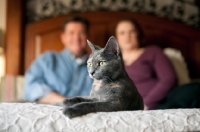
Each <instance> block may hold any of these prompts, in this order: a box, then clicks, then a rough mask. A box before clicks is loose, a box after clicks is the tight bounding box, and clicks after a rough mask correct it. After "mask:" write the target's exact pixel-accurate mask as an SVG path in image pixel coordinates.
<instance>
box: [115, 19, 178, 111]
mask: <svg viewBox="0 0 200 132" xmlns="http://www.w3.org/2000/svg"><path fill="white" fill-rule="evenodd" d="M115 33H116V38H117V40H118V43H119V46H120V48H121V51H122V56H123V60H124V64H125V68H126V71H127V73H128V75H129V76H130V78H131V79H132V80H133V82H134V83H135V85H136V87H137V88H138V91H139V92H140V94H141V95H142V97H143V100H144V104H145V109H153V108H155V107H156V106H158V105H159V104H160V102H161V101H162V100H163V99H164V98H165V97H166V95H167V94H168V92H169V91H170V90H171V89H172V88H173V87H174V86H175V85H176V74H175V71H174V69H173V67H172V65H171V63H170V62H169V60H168V58H167V57H166V56H165V55H164V54H163V51H162V50H161V49H160V48H158V47H156V46H148V47H143V32H142V30H141V28H140V26H139V25H138V23H137V22H136V21H135V20H132V19H123V20H121V21H119V22H118V24H117V26H116V30H115Z"/></svg>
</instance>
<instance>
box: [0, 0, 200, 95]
mask: <svg viewBox="0 0 200 132" xmlns="http://www.w3.org/2000/svg"><path fill="white" fill-rule="evenodd" d="M97 11H111V12H116V11H118V12H133V13H141V14H149V15H153V16H157V17H160V18H165V19H168V20H170V21H175V22H178V23H181V24H183V25H186V26H188V27H189V29H191V30H195V32H199V29H200V0H0V76H1V82H3V81H5V80H7V81H9V82H15V81H16V82H17V79H19V80H21V82H23V75H24V72H25V70H24V69H26V68H27V67H26V64H24V63H25V60H26V59H27V58H30V56H25V52H27V51H26V48H27V47H26V42H27V39H28V38H27V37H26V36H31V34H29V35H27V30H33V29H30V28H29V27H30V25H33V24H35V23H39V22H45V20H48V19H50V18H55V17H59V16H63V15H67V14H73V13H80V12H83V13H84V12H97ZM96 17H98V16H96ZM90 19H93V18H90ZM61 23H62V22H61ZM35 27H37V26H35ZM174 28H176V27H174ZM36 40H37V41H40V39H37V37H36ZM29 48H30V47H29ZM198 48H200V46H199V43H198V44H196V47H195V49H196V51H195V52H200V49H198ZM34 52H35V51H34ZM36 52H37V51H36ZM195 57H196V56H195ZM199 58H200V55H199V57H197V59H199ZM198 63H199V64H200V62H198ZM13 76H14V77H13ZM15 76H19V78H15ZM193 77H198V76H196V75H195V76H193ZM1 85H6V83H5V84H2V83H1ZM12 85H23V83H22V84H14V83H13V84H12ZM2 87H5V86H2ZM19 87H22V86H19ZM10 89H12V86H10ZM0 90H1V89H0ZM18 91H20V90H18ZM1 94H2V92H1V91H0V96H3V95H1ZM10 96H11V95H10Z"/></svg>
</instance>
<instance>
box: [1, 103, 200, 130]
mask: <svg viewBox="0 0 200 132" xmlns="http://www.w3.org/2000/svg"><path fill="white" fill-rule="evenodd" d="M62 109H63V108H62V107H59V106H51V105H41V104H32V103H0V132H4V131H5V132H7V131H9V132H21V131H22V132H137V131H139V132H167V131H197V130H200V109H176V110H175V109H174V110H157V111H124V112H107V113H106V112H99V113H92V114H88V115H85V116H82V117H77V118H73V119H69V118H68V117H65V116H64V115H63V114H62Z"/></svg>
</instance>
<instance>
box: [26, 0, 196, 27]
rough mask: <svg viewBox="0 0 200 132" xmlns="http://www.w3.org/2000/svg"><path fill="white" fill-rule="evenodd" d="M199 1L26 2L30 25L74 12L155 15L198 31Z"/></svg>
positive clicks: (87, 0)
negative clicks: (126, 12) (101, 11)
mask: <svg viewBox="0 0 200 132" xmlns="http://www.w3.org/2000/svg"><path fill="white" fill-rule="evenodd" d="M199 6H200V1H199V0H26V17H27V22H28V23H32V22H35V21H40V20H42V19H45V18H48V17H55V16H59V15H63V14H68V13H71V12H85V11H99V10H109V11H130V12H142V13H148V14H153V15H156V16H159V17H165V18H169V19H172V20H176V21H179V22H183V23H185V24H187V25H190V26H192V27H194V28H198V27H199V25H200V19H199V16H200V10H199V9H200V8H199Z"/></svg>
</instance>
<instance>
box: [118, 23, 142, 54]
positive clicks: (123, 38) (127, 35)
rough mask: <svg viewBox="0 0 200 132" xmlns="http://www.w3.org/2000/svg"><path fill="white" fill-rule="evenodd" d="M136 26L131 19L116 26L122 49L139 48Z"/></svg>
mask: <svg viewBox="0 0 200 132" xmlns="http://www.w3.org/2000/svg"><path fill="white" fill-rule="evenodd" d="M137 35H138V34H137V31H136V29H135V26H134V25H133V24H132V23H131V22H130V21H121V22H119V23H118V25H117V27H116V37H117V40H118V43H119V46H120V48H121V50H130V49H134V48H138V37H137Z"/></svg>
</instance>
